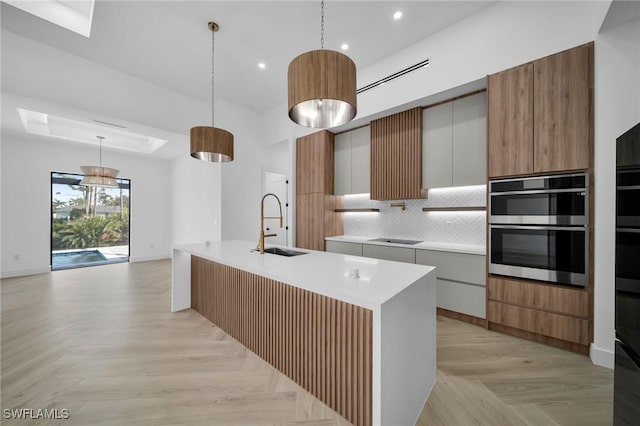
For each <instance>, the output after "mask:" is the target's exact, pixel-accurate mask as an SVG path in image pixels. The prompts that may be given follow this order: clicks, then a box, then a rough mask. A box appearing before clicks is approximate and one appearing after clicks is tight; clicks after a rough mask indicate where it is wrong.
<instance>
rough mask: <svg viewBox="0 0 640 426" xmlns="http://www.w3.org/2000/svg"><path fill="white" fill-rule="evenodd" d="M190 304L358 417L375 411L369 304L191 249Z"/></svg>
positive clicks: (367, 421) (357, 420)
mask: <svg viewBox="0 0 640 426" xmlns="http://www.w3.org/2000/svg"><path fill="white" fill-rule="evenodd" d="M191 297H192V303H191V306H192V307H193V308H194V309H195V310H196V311H198V312H199V313H200V314H202V315H203V316H204V317H205V318H207V319H209V320H210V321H211V322H213V323H214V324H215V325H216V326H218V327H220V328H221V329H222V330H224V331H225V332H226V333H227V334H229V335H230V336H231V337H233V338H235V339H236V340H238V341H239V342H240V343H241V344H243V345H244V346H246V347H247V348H249V349H250V350H251V351H253V352H254V353H256V354H257V355H258V356H260V357H261V358H262V359H264V360H265V361H267V362H268V363H270V364H271V365H272V366H274V367H275V368H276V369H278V370H279V371H281V372H282V373H284V374H286V375H287V376H288V377H289V378H290V379H291V380H293V381H294V382H296V383H297V384H299V385H300V386H302V387H303V388H305V389H306V390H307V391H309V392H310V393H311V394H313V395H314V396H316V397H317V398H318V399H320V400H321V401H323V402H324V403H325V404H327V405H328V406H329V407H331V408H332V409H333V410H335V411H337V412H338V413H339V414H340V415H342V416H343V417H345V418H346V419H347V420H348V421H350V422H352V423H353V424H356V425H371V423H372V415H373V406H372V404H373V399H372V395H373V312H372V311H371V310H369V309H365V308H362V307H359V306H355V305H352V304H349V303H345V302H342V301H339V300H336V299H332V298H329V297H326V296H322V295H319V294H316V293H312V292H310V291H307V290H302V289H299V288H297V287H294V286H291V285H287V284H284V283H281V282H279V281H275V280H272V279H269V278H265V277H262V276H259V275H255V274H252V273H250V272H246V271H243V270H240V269H236V268H233V267H231V266H227V265H222V264H220V263H217V262H213V261H210V260H206V259H202V258H199V257H196V256H192V257H191Z"/></svg>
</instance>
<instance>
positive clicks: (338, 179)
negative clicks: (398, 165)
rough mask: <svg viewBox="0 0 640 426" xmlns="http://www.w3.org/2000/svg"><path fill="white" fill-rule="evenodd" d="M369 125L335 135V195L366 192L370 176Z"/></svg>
mask: <svg viewBox="0 0 640 426" xmlns="http://www.w3.org/2000/svg"><path fill="white" fill-rule="evenodd" d="M370 129H371V127H370V126H365V127H361V128H359V129H355V130H351V131H349V132H344V133H341V134H339V135H336V137H335V148H334V149H335V156H334V161H335V169H334V190H335V194H336V195H344V194H363V193H368V192H369V188H370V186H369V185H370V176H371V130H370Z"/></svg>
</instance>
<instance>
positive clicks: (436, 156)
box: [422, 102, 453, 188]
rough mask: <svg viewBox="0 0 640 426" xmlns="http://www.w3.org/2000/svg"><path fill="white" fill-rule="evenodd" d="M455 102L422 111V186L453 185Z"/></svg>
mask: <svg viewBox="0 0 640 426" xmlns="http://www.w3.org/2000/svg"><path fill="white" fill-rule="evenodd" d="M452 123H453V102H447V103H445V104H442V105H438V106H435V107H432V108H427V109H425V110H424V111H422V187H423V188H441V187H447V186H451V185H452V166H453V162H452V161H453V160H452V155H453V150H452V147H451V144H452V134H453V124H452Z"/></svg>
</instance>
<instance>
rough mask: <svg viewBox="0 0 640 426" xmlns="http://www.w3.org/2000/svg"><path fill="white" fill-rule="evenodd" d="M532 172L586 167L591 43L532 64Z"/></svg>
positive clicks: (590, 95)
mask: <svg viewBox="0 0 640 426" xmlns="http://www.w3.org/2000/svg"><path fill="white" fill-rule="evenodd" d="M533 87H534V96H533V98H534V105H535V108H534V115H533V117H534V118H533V123H534V129H535V131H534V147H535V148H534V154H535V157H534V166H535V167H534V171H535V172H555V171H565V170H575V169H587V168H589V162H590V158H589V154H590V145H591V141H592V134H593V131H592V128H593V125H592V121H593V120H592V111H593V105H592V102H593V101H592V99H593V96H592V92H593V43H589V44H586V45H582V46H578V47H576V48H573V49H569V50H566V51H564V52H560V53H557V54H555V55H551V56H547V57H545V58H542V59H539V60H537V61H535V63H534V78H533Z"/></svg>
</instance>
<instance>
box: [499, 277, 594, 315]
mask: <svg viewBox="0 0 640 426" xmlns="http://www.w3.org/2000/svg"><path fill="white" fill-rule="evenodd" d="M487 286H488V288H487V298H488V299H489V300H495V301H499V302H504V303H509V304H511V305H519V306H525V307H528V308H534V309H540V310H543V311H548V312H555V313H559V314H565V315H572V316H576V317H580V318H588V317H589V295H588V292H587V291H586V290H579V289H573V288H567V287H556V286H551V285H546V284H540V283H536V282H526V281H515V280H509V279H504V278H496V277H489V280H488V282H487Z"/></svg>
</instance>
